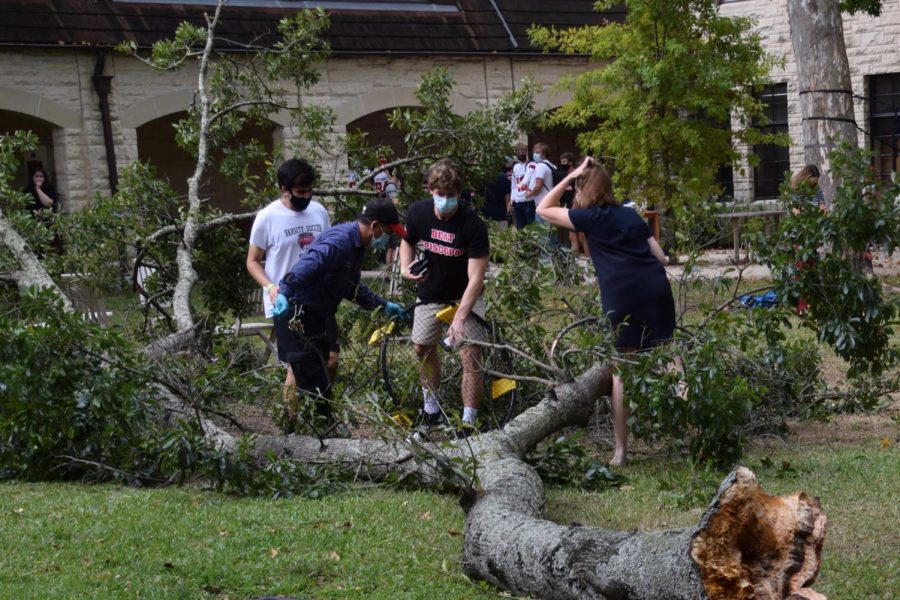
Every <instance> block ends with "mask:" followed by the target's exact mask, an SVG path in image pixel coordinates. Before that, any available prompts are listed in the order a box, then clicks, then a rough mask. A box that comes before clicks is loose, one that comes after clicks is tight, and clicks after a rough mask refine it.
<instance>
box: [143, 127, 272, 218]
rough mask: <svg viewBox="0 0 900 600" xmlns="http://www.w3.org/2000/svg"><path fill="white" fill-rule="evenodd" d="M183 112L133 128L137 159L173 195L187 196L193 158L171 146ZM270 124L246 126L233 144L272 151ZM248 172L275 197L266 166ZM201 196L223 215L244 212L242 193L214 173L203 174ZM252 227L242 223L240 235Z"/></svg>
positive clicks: (254, 167)
mask: <svg viewBox="0 0 900 600" xmlns="http://www.w3.org/2000/svg"><path fill="white" fill-rule="evenodd" d="M186 114H187V113H186V112H179V113H173V114H169V115H165V116H163V117H159V118H157V119H154V120H152V121H148V122H147V123H144V124H143V125H141V126H140V127H138V128H137V145H138V158H139V159H140V160H141V161H146V162H149V163H150V164H152V165H153V166H154V167H156V170H157V174H158V175H159V176H160V177H162V178H164V179H166V180H168V182H169V185H171V186H172V190H173V191H174V192H175V193H176V194H187V180H188V178H189V177H190V176H191V175H192V174H193V172H194V169H195V168H196V161H195V160H194V158H193V157H192V156H191V155H190V154H188V153H187V152H185V151H184V150H182V149H181V148H179V147H178V144H176V143H175V129H174V125H175V123H176V122H177V121H178V120H179V119H182V118H184V117H185V116H186ZM274 130H275V125H274V124H271V123H270V124H267V125H265V126H259V125H247V126H245V127H244V129H243V130H242V131H241V132H240V134H238V136H237V143H247V142H249V141H251V140H254V139H255V140H257V141H258V142H260V143H261V144H262V145H263V146H264V147H265V148H266V149H267V150H271V149H272V145H273V144H272V139H273V138H272V135H273V132H274ZM250 172H251V173H252V174H253V175H257V176H258V177H259V178H260V181H261V182H263V183H262V185H265V186H266V187H269V188H271V189H272V194H273V196H274V195H275V194H276V190H275V182H270V181H268V175H267V171H266V166H265V165H263V164H259V165H250ZM200 193H201V195H203V196H204V197H208V198H210V199H211V202H212V205H213V206H215V207H216V208H218V209H220V210H223V211H226V212H245V211H246V210H247V209H246V208H245V207H242V206H241V198H242V197H243V191H242V190H241V188H240V187H239V186H238V185H236V184H235V183H233V182H232V181H230V180H229V179H226V178H225V176H224V175H222V174H221V173H219V172H218V171H216V170H215V169H212V170H209V171H207V175H206V178H205V181H203V182H202V183H201V190H200ZM251 224H252V223H250V222H246V223H242V224H241V227H242V229H243V230H244V233H245V234H246V235H248V236H249V232H250V226H251Z"/></svg>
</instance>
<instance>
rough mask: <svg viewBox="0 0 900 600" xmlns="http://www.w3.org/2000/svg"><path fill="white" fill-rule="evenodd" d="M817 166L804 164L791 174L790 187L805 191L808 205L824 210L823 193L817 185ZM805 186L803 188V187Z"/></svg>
mask: <svg viewBox="0 0 900 600" xmlns="http://www.w3.org/2000/svg"><path fill="white" fill-rule="evenodd" d="M819 176H820V173H819V167H817V166H816V165H806V166H805V167H803V168H802V169H800V170H799V171H797V172H796V173H794V174H793V176H791V188H792V189H794V190H798V191H801V192H805V193H806V195H807V196H808V200H807V201H808V202H809V204H810V205H812V206H815V207H817V208H819V209H820V210H826V204H825V194H824V193H822V188H820V187H819ZM804 188H805V189H804Z"/></svg>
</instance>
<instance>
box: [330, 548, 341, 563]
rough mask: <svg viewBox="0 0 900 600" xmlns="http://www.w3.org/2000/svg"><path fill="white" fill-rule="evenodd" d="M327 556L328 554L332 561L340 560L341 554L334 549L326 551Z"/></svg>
mask: <svg viewBox="0 0 900 600" xmlns="http://www.w3.org/2000/svg"><path fill="white" fill-rule="evenodd" d="M328 556H330V557H331V560H334V561H340V560H341V555H340V554H338V553H337V552H335V551H334V550H332V551H331V552H329V553H328Z"/></svg>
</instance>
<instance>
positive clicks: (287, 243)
mask: <svg viewBox="0 0 900 600" xmlns="http://www.w3.org/2000/svg"><path fill="white" fill-rule="evenodd" d="M316 177H317V174H316V171H315V169H314V168H313V166H312V165H311V164H309V163H308V162H307V161H305V160H303V159H297V158H292V159H290V160H287V161H285V162H284V164H282V165H281V166H280V167H279V168H278V174H277V181H278V189H279V191H280V192H281V196H279V197H278V198H277V199H276V200H274V201H272V202H271V203H270V204H269V205H268V206H266V207H265V208H263V209H262V210H260V211H259V213H258V214H257V215H256V218H255V219H254V221H253V227H252V228H251V230H250V245H249V248H248V249H247V272H248V273H250V276H251V277H252V278H253V280H254V281H256V283H257V284H258V285H259V286H260V287H262V288H263V308H264V309H265V314H266V317H269V318H272V306H273V304H274V302H275V297H276V295H277V294H278V287H277V285H276V282H278V281H280V280H281V278H282V277H283V276H284V274H285V273H287V272H288V270H289V269H290V268H291V265H293V264H294V263H296V262H297V260H298V259H299V258H300V257H301V256H302V255H303V253H304V252H306V249H307V248H308V247H309V245H310V244H311V243H312V241H313V240H314V239H316V238H317V237H318V236H320V235H321V234H322V233H324V232H325V231H327V230H328V228H329V227H331V220H330V219H329V217H328V211H326V210H325V207H324V206H322V205H321V204H319V203H318V202H316V201H314V200H313V199H312V188H313V185H314V184H315V182H316ZM329 340H330V344H331V347H330V350H329V355H328V372H329V374H330V375H331V378H332V379H333V378H334V376H335V375H336V373H337V366H338V352H339V346H338V337H337V325H336V324H330V335H329ZM276 346H277V347H278V359H279V360H281V362H283V363H287V358H286V356H285V354H284V352H283V349H282V348H281V347H280V345H278V344H276ZM296 385H297V384H296V381H295V379H294V372H293V370H291V368H290V366H288V368H287V375H286V376H285V380H284V388H283V391H282V393H283V396H282V397H283V406H284V411H285V415H283V417H284V418H285V419H286V420H287V421H291V420H292V419H293V418H294V415H293V414H292V413H293V411H294V407H295V405H296V396H297V391H296Z"/></svg>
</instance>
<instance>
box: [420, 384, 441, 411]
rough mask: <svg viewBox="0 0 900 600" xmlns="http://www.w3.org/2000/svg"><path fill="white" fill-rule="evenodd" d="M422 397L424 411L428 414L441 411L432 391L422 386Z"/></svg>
mask: <svg viewBox="0 0 900 600" xmlns="http://www.w3.org/2000/svg"><path fill="white" fill-rule="evenodd" d="M422 397H423V398H425V412H427V413H428V414H429V415H436V414H437V413H439V412H441V405H440V404H439V403H438V401H437V398H436V397H435V395H434V392H432V391H431V390H429V389H428V388H422Z"/></svg>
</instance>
